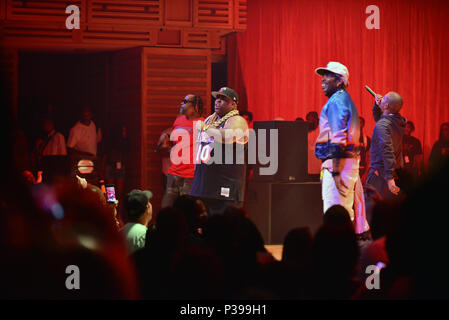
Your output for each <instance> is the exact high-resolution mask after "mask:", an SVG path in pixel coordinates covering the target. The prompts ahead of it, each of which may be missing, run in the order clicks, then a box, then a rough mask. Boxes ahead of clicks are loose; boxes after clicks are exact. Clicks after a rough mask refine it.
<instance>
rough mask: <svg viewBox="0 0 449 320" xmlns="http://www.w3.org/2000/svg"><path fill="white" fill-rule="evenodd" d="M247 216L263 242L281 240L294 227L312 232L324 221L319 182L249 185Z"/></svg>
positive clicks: (277, 242) (281, 241)
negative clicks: (306, 228) (254, 225)
mask: <svg viewBox="0 0 449 320" xmlns="http://www.w3.org/2000/svg"><path fill="white" fill-rule="evenodd" d="M248 217H249V218H250V219H251V220H252V221H253V222H254V223H255V224H256V226H257V228H258V229H259V231H260V232H261V234H262V236H263V238H264V240H265V244H283V242H284V238H285V236H286V235H287V233H288V232H289V231H290V230H291V229H293V228H296V227H309V228H310V230H311V232H312V233H315V232H316V231H317V229H318V228H319V227H320V226H321V224H322V222H323V201H322V199H321V183H319V182H303V183H260V182H250V183H249V185H248Z"/></svg>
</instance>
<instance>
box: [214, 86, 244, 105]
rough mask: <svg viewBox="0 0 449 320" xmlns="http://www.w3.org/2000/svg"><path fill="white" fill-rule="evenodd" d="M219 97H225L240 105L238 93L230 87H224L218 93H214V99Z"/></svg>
mask: <svg viewBox="0 0 449 320" xmlns="http://www.w3.org/2000/svg"><path fill="white" fill-rule="evenodd" d="M217 96H225V97H228V98H229V99H231V100H232V101H234V102H235V103H237V104H238V103H239V96H238V95H237V93H236V92H235V91H234V90H232V89H231V88H228V87H223V88H221V89H220V90H218V91H212V97H214V98H217Z"/></svg>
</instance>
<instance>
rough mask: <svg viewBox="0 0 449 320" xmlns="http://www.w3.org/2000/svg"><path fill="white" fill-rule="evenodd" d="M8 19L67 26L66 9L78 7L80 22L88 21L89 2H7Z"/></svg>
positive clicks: (17, 0)
mask: <svg viewBox="0 0 449 320" xmlns="http://www.w3.org/2000/svg"><path fill="white" fill-rule="evenodd" d="M6 1H7V2H6V19H8V20H19V21H23V20H27V21H28V20H29V21H47V22H61V23H63V24H64V25H65V20H66V18H67V17H68V15H67V14H66V13H65V9H66V7H67V6H69V5H76V6H78V8H79V9H80V22H81V23H83V22H85V21H86V2H87V1H89V0H70V1H67V0H26V1H24V0H6Z"/></svg>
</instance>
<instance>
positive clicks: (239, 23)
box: [234, 0, 248, 30]
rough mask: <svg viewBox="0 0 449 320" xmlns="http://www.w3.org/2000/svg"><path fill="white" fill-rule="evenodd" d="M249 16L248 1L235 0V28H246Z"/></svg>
mask: <svg viewBox="0 0 449 320" xmlns="http://www.w3.org/2000/svg"><path fill="white" fill-rule="evenodd" d="M247 18H248V1H246V0H234V28H235V29H236V30H246V24H247Z"/></svg>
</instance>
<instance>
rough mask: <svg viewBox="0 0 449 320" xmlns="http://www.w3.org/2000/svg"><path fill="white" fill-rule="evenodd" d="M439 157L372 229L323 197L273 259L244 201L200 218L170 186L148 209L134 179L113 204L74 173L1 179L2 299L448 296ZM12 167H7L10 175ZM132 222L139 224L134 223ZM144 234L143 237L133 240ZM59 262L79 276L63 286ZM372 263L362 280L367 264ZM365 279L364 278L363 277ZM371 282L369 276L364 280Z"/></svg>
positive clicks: (377, 214) (192, 203) (380, 206)
mask: <svg viewBox="0 0 449 320" xmlns="http://www.w3.org/2000/svg"><path fill="white" fill-rule="evenodd" d="M448 175H449V164H446V166H443V167H442V168H441V170H439V171H436V172H434V174H431V175H429V177H428V178H427V180H425V181H422V183H421V184H420V185H419V187H418V188H416V189H415V190H414V191H413V192H412V194H410V195H409V196H408V197H407V198H406V199H403V200H402V201H401V202H394V203H386V202H379V203H377V204H376V205H375V207H374V210H373V213H372V218H371V223H370V226H371V234H372V238H373V239H372V240H370V241H362V240H358V239H357V237H356V234H355V233H354V229H353V226H352V223H351V220H350V218H349V215H348V213H347V211H346V210H345V209H344V208H343V207H340V206H333V207H331V208H330V209H329V210H328V211H327V212H326V214H325V215H324V216H323V224H322V226H321V227H320V228H319V229H318V231H317V232H315V233H314V234H313V233H312V232H311V230H309V229H308V228H294V229H292V230H291V231H290V232H289V233H288V234H287V235H286V237H285V241H284V248H283V253H282V259H281V261H277V260H276V259H275V258H274V257H273V256H272V255H271V254H270V253H269V252H268V251H267V250H266V248H265V246H264V241H263V238H262V236H261V234H260V232H259V231H258V229H257V228H256V226H255V225H254V223H252V222H251V220H250V219H248V218H247V217H246V213H245V211H243V210H242V209H237V208H233V207H229V208H227V209H226V211H225V212H224V213H223V214H222V215H215V216H211V217H208V215H207V213H205V210H204V206H202V204H201V202H199V201H197V200H195V199H194V198H191V197H190V196H181V197H179V198H178V199H176V201H175V202H174V204H173V206H171V207H167V208H164V209H162V210H161V211H160V212H158V213H157V214H156V213H153V212H152V207H151V194H150V193H149V192H145V191H141V190H134V191H132V192H131V193H130V194H128V196H127V197H126V199H125V203H124V204H123V205H124V206H125V208H126V211H127V213H128V216H127V218H126V222H127V224H125V226H124V227H122V228H121V229H119V228H118V227H117V225H116V223H115V221H114V212H115V207H114V206H111V204H108V202H107V201H106V198H105V197H104V194H103V193H102V191H101V190H100V189H99V188H97V187H95V186H89V185H88V186H85V185H84V186H83V185H82V184H80V183H78V182H77V181H66V180H61V181H59V182H57V183H55V184H53V185H43V184H39V185H28V184H26V183H22V182H21V180H20V179H16V180H8V183H7V184H4V185H3V186H2V193H1V195H2V199H1V206H0V208H1V211H2V214H1V215H0V216H1V218H0V219H1V220H2V221H1V223H0V225H1V227H2V232H1V239H2V241H1V242H2V247H3V248H4V255H3V261H4V263H2V269H3V270H2V272H1V283H2V286H1V287H2V293H1V295H2V297H3V298H39V299H42V298H44V299H46V298H55V299H79V298H87V299H91V298H115V299H140V298H143V299H164V300H165V299H414V298H416V299H421V298H423V299H426V298H448V297H449V289H448V288H449V286H448V285H449V283H448V282H449V281H448V280H447V278H446V277H445V276H444V274H443V272H442V271H441V270H444V264H445V261H446V260H447V257H446V256H447V252H449V250H448V249H449V240H448V238H447V236H446V226H447V225H448V221H447V220H448V215H447V212H446V210H447V206H446V205H445V198H446V197H447V183H446V181H448V178H449V177H448ZM10 177H11V178H12V177H13V173H11V174H10ZM136 225H138V229H140V231H139V230H134V229H133V228H135V226H136ZM142 237H144V239H142ZM70 265H75V266H77V267H78V268H79V271H80V275H81V287H80V289H79V290H69V289H67V284H66V281H67V279H68V276H69V274H67V273H66V269H67V267H68V266H70ZM372 265H374V266H376V267H377V268H376V272H379V284H378V288H373V286H372V285H373V284H375V282H373V281H375V280H373V279H374V278H372V277H371V278H369V277H370V276H371V275H372V272H367V267H368V266H372ZM368 278H369V279H368ZM367 283H371V284H372V285H371V286H370V285H368V286H367Z"/></svg>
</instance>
